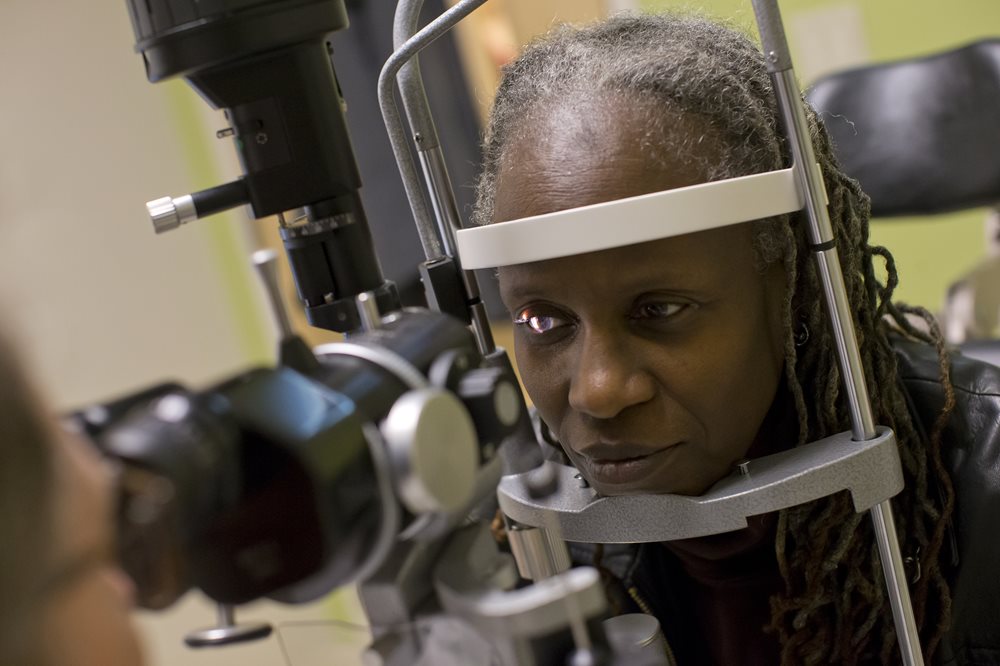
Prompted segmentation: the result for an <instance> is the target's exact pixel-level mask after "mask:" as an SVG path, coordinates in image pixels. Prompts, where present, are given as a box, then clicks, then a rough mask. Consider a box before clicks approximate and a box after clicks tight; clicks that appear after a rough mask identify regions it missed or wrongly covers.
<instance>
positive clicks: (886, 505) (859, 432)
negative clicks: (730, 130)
mask: <svg viewBox="0 0 1000 666" xmlns="http://www.w3.org/2000/svg"><path fill="white" fill-rule="evenodd" d="M752 2H753V8H754V15H755V16H756V19H757V25H758V28H759V30H760V36H761V41H762V43H763V47H764V58H765V60H766V61H767V68H768V72H769V73H770V75H771V80H772V82H773V84H774V92H775V96H776V97H777V102H778V107H779V109H780V111H781V114H782V119H783V120H784V123H785V128H786V130H787V132H788V138H789V142H790V144H791V149H792V160H793V165H792V166H793V167H794V169H795V174H796V177H797V178H798V181H799V185H800V186H801V187H802V190H803V192H805V195H806V212H807V213H808V216H809V234H810V241H811V243H812V245H813V251H814V252H815V254H816V262H817V266H818V268H819V274H820V279H821V280H822V283H823V290H824V292H825V294H824V295H825V297H826V303H827V310H828V312H829V315H830V324H831V327H832V328H833V334H834V338H835V340H836V343H837V356H838V359H839V362H840V371H841V374H842V376H843V378H844V387H845V389H846V391H847V397H848V401H849V405H850V412H851V429H852V432H853V435H854V439H856V440H865V439H871V438H873V437H874V436H875V419H874V416H873V414H872V407H871V401H870V399H869V397H868V389H867V386H866V385H865V377H864V370H863V365H862V363H861V354H860V351H859V349H858V341H857V337H856V334H855V330H854V320H853V318H852V316H851V309H850V303H849V301H848V298H847V289H846V287H845V286H844V276H843V273H842V272H841V266H840V258H839V256H838V255H837V247H836V242H835V240H834V237H833V226H832V224H831V222H830V215H829V211H828V209H827V202H826V187H825V186H824V184H823V178H822V174H821V173H819V171H818V169H817V167H816V156H815V152H814V150H813V145H812V140H811V139H810V135H809V126H808V123H807V121H806V114H805V110H804V108H803V106H802V99H801V96H800V94H799V90H798V84H797V82H796V81H795V73H794V71H793V69H792V59H791V54H790V53H789V50H788V42H787V40H786V38H785V31H784V26H783V24H782V22H781V14H780V11H779V10H778V2H777V0H752ZM869 513H870V515H871V519H872V523H873V525H874V528H875V539H876V542H877V544H878V549H879V556H880V558H881V560H882V571H883V572H884V574H885V582H886V587H887V590H888V593H889V600H890V603H891V605H892V615H893V620H894V621H895V624H896V635H897V637H898V639H899V648H900V652H901V654H902V658H903V663H904V664H908V665H918V666H922V664H923V663H924V662H923V656H922V654H921V651H920V637H919V635H918V633H917V623H916V620H915V618H914V616H913V607H912V605H911V603H910V592H909V589H908V588H907V585H906V576H905V570H904V568H903V557H902V553H901V552H900V548H899V539H898V537H897V534H896V526H895V521H894V519H893V515H892V505H891V503H890V502H889V501H885V502H882V503H881V504H879V505H877V506H875V507H874V508H872V509H871V511H870V512H869Z"/></svg>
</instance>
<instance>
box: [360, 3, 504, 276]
mask: <svg viewBox="0 0 1000 666" xmlns="http://www.w3.org/2000/svg"><path fill="white" fill-rule="evenodd" d="M485 2H486V0H462V1H461V2H459V3H458V4H456V5H455V6H454V7H452V8H451V9H449V10H448V11H446V12H444V13H443V14H441V16H439V17H437V18H436V19H434V20H433V21H431V22H430V23H429V24H427V26H425V27H424V28H423V29H422V30H420V31H419V32H418V33H417V34H416V35H414V36H413V38H412V39H410V40H409V41H408V42H407V43H406V44H405V45H403V46H402V47H401V48H399V49H397V50H396V51H395V52H394V53H393V54H392V55H391V56H389V59H388V60H386V62H385V65H384V66H383V67H382V72H381V74H379V77H378V101H379V107H380V108H381V109H382V120H383V121H384V122H385V127H386V130H387V131H388V133H389V143H390V144H392V152H393V154H394V155H395V157H396V164H397V165H398V166H399V172H400V176H401V177H402V179H403V187H404V188H405V189H406V196H407V199H409V202H410V208H411V209H412V210H413V216H414V218H416V223H417V232H418V233H419V235H420V242H421V244H422V245H423V248H424V255H425V256H426V257H427V260H428V261H432V260H435V259H439V258H440V257H441V256H442V248H441V239H440V238H439V237H438V234H437V230H436V229H435V228H434V223H433V222H432V221H431V219H430V217H431V216H430V214H429V212H428V210H427V203H426V202H425V201H424V198H423V194H422V192H421V190H420V181H419V180H418V177H417V172H416V167H415V166H414V164H413V159H412V157H411V156H410V152H409V147H408V145H407V141H406V129H405V128H404V127H403V123H402V120H401V118H400V116H399V109H398V108H396V100H395V98H394V97H393V83H394V82H395V80H396V75H397V74H398V73H399V70H400V68H401V67H402V66H403V65H404V64H406V63H407V62H408V61H409V60H410V58H412V57H413V56H414V55H416V54H417V53H419V52H420V51H421V50H422V49H423V48H424V47H426V46H427V45H428V44H430V43H431V42H433V41H434V40H436V39H437V38H438V37H440V36H441V35H443V34H444V33H446V32H447V31H448V30H450V29H451V27H452V26H453V25H455V24H456V23H458V22H459V21H461V20H462V19H463V18H465V17H466V16H468V15H469V14H471V13H472V12H473V11H474V10H476V9H477V8H478V7H479V6H480V5H482V4H483V3H485Z"/></svg>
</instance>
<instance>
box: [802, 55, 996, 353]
mask: <svg viewBox="0 0 1000 666" xmlns="http://www.w3.org/2000/svg"><path fill="white" fill-rule="evenodd" d="M806 97H807V99H808V101H809V102H810V103H811V104H812V105H813V107H815V108H816V110H817V111H818V112H819V114H820V118H821V119H822V121H823V123H824V124H825V125H826V127H827V130H828V131H829V133H830V135H831V137H832V139H833V141H834V145H835V148H836V151H837V156H838V158H839V159H840V162H841V164H842V165H843V167H844V170H845V171H846V172H847V173H848V174H849V175H851V176H852V177H853V178H856V179H857V180H858V181H859V182H860V183H861V186H862V188H863V189H864V190H865V191H866V192H867V193H868V194H869V196H871V199H872V214H873V216H875V217H893V216H902V215H932V214H937V213H945V212H951V211H958V210H964V209H970V208H979V207H983V206H988V207H993V208H996V207H997V206H998V204H1000V38H996V39H987V40H983V41H979V42H976V43H973V44H970V45H968V46H965V47H962V48H958V49H954V50H951V51H947V52H944V53H938V54H935V55H931V56H927V57H922V58H916V59H911V60H904V61H898V62H891V63H886V64H879V65H873V66H869V67H861V68H857V69H851V70H847V71H843V72H838V73H835V74H831V75H828V76H826V77H824V78H822V79H820V80H818V81H816V82H815V83H814V84H813V85H812V86H811V87H810V88H809V90H808V91H807V93H806ZM988 222H989V223H993V224H994V225H995V226H996V229H995V230H994V231H993V233H992V236H991V237H990V238H989V240H988V243H989V244H990V245H992V246H993V247H992V248H991V249H992V250H993V251H994V253H995V254H996V255H997V256H993V257H990V258H989V259H987V260H986V261H984V262H982V263H981V264H980V265H977V266H976V267H974V268H973V269H972V270H971V271H970V272H969V273H968V274H966V275H965V276H964V277H963V278H962V279H960V280H959V281H958V282H956V283H955V284H953V285H951V287H950V288H949V290H948V294H947V295H946V298H945V307H944V311H943V312H942V314H941V318H942V323H943V325H944V329H945V331H946V335H947V337H948V338H949V340H950V341H951V342H954V343H964V342H966V341H969V340H976V339H979V340H981V339H986V338H993V337H995V335H996V333H997V331H998V327H1000V233H998V232H1000V224H998V222H1000V215H997V214H996V211H994V214H993V215H991V216H990V217H989V220H988ZM997 344H998V345H1000V342H998V343H997ZM987 348H992V346H991V345H982V344H980V345H977V346H976V348H975V350H970V351H973V354H974V355H981V354H983V353H986V352H984V351H982V350H984V349H987ZM989 355H990V356H991V358H992V359H993V360H996V358H998V357H997V356H996V355H995V354H994V353H993V352H990V354H989Z"/></svg>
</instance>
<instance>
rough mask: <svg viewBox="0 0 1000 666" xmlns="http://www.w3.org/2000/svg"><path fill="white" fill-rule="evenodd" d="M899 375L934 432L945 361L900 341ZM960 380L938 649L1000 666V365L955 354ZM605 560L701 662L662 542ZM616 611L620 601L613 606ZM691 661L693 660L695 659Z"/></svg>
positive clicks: (947, 656)
mask: <svg viewBox="0 0 1000 666" xmlns="http://www.w3.org/2000/svg"><path fill="white" fill-rule="evenodd" d="M896 349H897V357H898V360H899V374H900V378H901V379H902V381H903V383H904V385H905V388H906V394H907V396H908V400H909V403H910V410H911V413H913V414H915V415H917V416H918V419H916V425H917V427H918V428H921V429H923V431H924V432H925V433H929V432H930V431H931V430H932V428H933V427H934V421H935V420H936V418H937V415H938V414H939V413H940V411H941V407H942V406H943V404H944V391H943V390H942V387H941V384H940V380H939V375H940V371H939V367H938V358H937V354H936V353H935V351H934V349H933V348H932V347H929V346H927V345H923V344H919V343H913V342H906V341H902V342H898V343H897V345H896ZM951 380H952V384H953V385H954V387H955V397H956V407H955V410H954V412H953V415H952V417H951V419H950V421H949V423H948V425H947V428H946V431H945V433H944V439H943V441H944V443H945V445H944V446H945V451H944V462H945V465H946V466H947V467H948V469H949V471H950V472H951V477H952V480H953V483H954V487H955V502H956V507H955V514H954V518H953V525H952V529H951V530H949V535H948V539H947V543H946V544H945V546H944V547H943V548H942V555H941V557H942V560H944V562H945V564H946V574H947V575H948V577H949V579H950V580H951V582H952V628H951V631H950V632H949V633H948V635H947V636H946V638H945V639H944V641H943V642H942V644H941V646H940V647H939V649H938V653H937V656H936V657H935V663H938V664H941V665H943V666H959V665H960V666H971V665H976V666H987V665H996V666H1000V530H997V525H998V524H1000V368H998V367H996V366H993V365H989V364H986V363H983V362H980V361H975V360H973V359H970V358H966V357H964V356H961V355H957V354H956V355H954V356H953V359H952V363H951ZM570 548H571V552H572V555H573V559H574V560H575V561H576V562H578V563H579V564H592V563H593V562H594V547H593V546H592V545H589V544H571V545H570ZM601 548H602V550H603V553H602V556H601V558H600V561H601V565H602V567H604V569H605V570H606V572H607V573H609V574H610V575H612V576H614V577H615V578H617V579H618V581H619V582H620V583H621V585H620V586H618V585H614V586H611V588H610V589H611V590H618V591H620V593H621V599H619V601H621V602H623V603H624V604H625V605H626V606H628V605H631V606H632V607H633V609H635V610H642V611H645V612H649V613H652V614H653V615H656V616H657V617H658V618H660V621H661V624H664V625H665V626H664V627H663V629H664V633H665V634H666V637H667V640H668V642H670V640H671V636H673V637H675V639H676V640H675V642H674V645H675V647H674V649H675V650H677V654H676V655H675V657H676V662H677V663H679V664H680V665H681V666H687V664H691V663H698V659H697V658H693V657H691V656H689V655H685V654H684V653H683V646H684V644H685V642H687V643H690V640H687V641H685V639H686V638H687V637H689V636H699V635H700V634H701V632H700V631H699V629H698V627H695V626H691V625H692V622H693V619H692V617H691V613H690V609H685V608H683V607H681V606H680V603H679V602H678V601H677V597H683V594H673V593H672V588H673V587H676V586H683V585H684V584H685V582H684V581H685V574H684V573H683V571H682V570H681V569H680V567H679V566H678V564H677V563H676V562H675V561H673V560H672V559H671V558H670V557H669V556H664V550H663V549H662V548H658V544H638V545H606V546H603V547H601ZM612 603H613V605H614V600H613V602H612ZM686 657H687V658H686Z"/></svg>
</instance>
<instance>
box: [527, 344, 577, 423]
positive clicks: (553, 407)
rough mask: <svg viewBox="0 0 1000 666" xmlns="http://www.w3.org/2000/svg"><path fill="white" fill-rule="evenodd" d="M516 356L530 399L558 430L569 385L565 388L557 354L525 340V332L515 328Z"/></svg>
mask: <svg viewBox="0 0 1000 666" xmlns="http://www.w3.org/2000/svg"><path fill="white" fill-rule="evenodd" d="M514 360H515V361H516V363H517V370H518V374H519V375H520V376H521V383H522V384H523V385H524V390H525V392H526V393H527V394H528V399H529V400H530V401H531V403H532V404H533V405H534V406H535V408H536V409H537V410H538V412H539V414H541V416H542V419H543V420H544V421H545V423H546V424H548V426H549V427H551V428H552V430H553V432H557V431H558V426H559V420H560V418H561V414H562V410H563V408H562V407H561V405H565V404H566V398H567V396H568V387H565V390H563V389H564V385H565V382H564V381H563V380H562V379H561V378H560V371H559V369H558V368H559V363H558V360H557V358H556V357H555V355H553V354H546V353H544V352H542V351H540V350H539V349H537V348H536V347H534V346H532V345H530V344H526V343H524V342H523V340H522V339H521V334H519V333H518V332H516V331H515V338H514Z"/></svg>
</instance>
